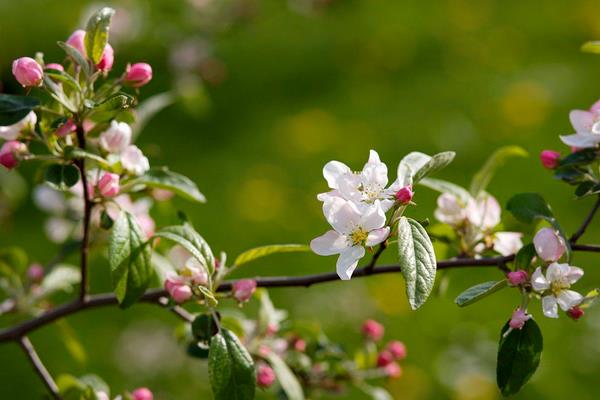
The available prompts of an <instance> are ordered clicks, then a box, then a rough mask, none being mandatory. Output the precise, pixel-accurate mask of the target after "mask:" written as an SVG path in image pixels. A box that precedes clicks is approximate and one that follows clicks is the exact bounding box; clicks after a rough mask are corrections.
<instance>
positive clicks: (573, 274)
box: [567, 266, 583, 284]
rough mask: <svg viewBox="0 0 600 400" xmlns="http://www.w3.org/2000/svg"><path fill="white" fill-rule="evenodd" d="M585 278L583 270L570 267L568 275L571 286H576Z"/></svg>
mask: <svg viewBox="0 0 600 400" xmlns="http://www.w3.org/2000/svg"><path fill="white" fill-rule="evenodd" d="M582 276H583V270H582V269H581V268H579V267H571V266H569V273H568V274H567V279H568V280H569V283H570V284H574V283H575V282H577V281H578V280H579V278H581V277H582Z"/></svg>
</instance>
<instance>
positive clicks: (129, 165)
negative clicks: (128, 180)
mask: <svg viewBox="0 0 600 400" xmlns="http://www.w3.org/2000/svg"><path fill="white" fill-rule="evenodd" d="M121 164H122V165H123V168H125V170H126V171H127V172H129V173H131V174H133V175H142V174H143V173H144V172H146V171H148V170H149V169H150V162H149V161H148V159H147V158H146V156H144V153H142V151H141V150H140V149H139V148H138V147H137V146H135V145H129V146H127V147H126V148H125V150H124V151H123V153H121Z"/></svg>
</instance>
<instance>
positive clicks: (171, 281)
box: [165, 273, 185, 293]
mask: <svg viewBox="0 0 600 400" xmlns="http://www.w3.org/2000/svg"><path fill="white" fill-rule="evenodd" d="M184 283H185V282H184V280H183V278H181V277H179V276H177V275H176V274H175V273H173V276H169V277H168V278H167V279H166V280H165V289H166V291H167V292H169V293H171V292H172V291H173V289H175V287H176V286H181V285H183V284H184Z"/></svg>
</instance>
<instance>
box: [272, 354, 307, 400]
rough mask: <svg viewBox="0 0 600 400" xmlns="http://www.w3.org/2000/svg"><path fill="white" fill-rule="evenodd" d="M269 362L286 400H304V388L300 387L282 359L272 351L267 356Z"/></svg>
mask: <svg viewBox="0 0 600 400" xmlns="http://www.w3.org/2000/svg"><path fill="white" fill-rule="evenodd" d="M267 360H268V361H269V364H271V367H272V368H273V372H275V376H276V377H277V382H279V385H280V386H281V389H283V391H284V393H285V395H286V398H287V399H288V400H304V392H303V391H302V386H300V383H299V382H298V379H297V378H296V375H294V373H293V372H292V370H291V369H290V367H288V366H287V364H286V363H285V362H284V361H283V360H282V359H281V357H279V356H278V355H277V354H276V353H275V352H273V351H271V352H269V354H268V355H267Z"/></svg>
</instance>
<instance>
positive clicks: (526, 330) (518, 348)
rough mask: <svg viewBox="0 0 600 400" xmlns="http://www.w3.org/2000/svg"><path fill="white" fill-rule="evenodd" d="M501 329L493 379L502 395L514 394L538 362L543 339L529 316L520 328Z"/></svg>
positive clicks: (505, 327) (507, 326)
mask: <svg viewBox="0 0 600 400" xmlns="http://www.w3.org/2000/svg"><path fill="white" fill-rule="evenodd" d="M509 329H510V328H509V325H508V322H507V323H506V324H505V325H504V327H503V328H502V332H501V334H500V345H499V347H498V363H497V366H496V381H497V383H498V387H499V388H500V391H501V392H502V394H503V395H504V396H510V395H513V394H515V393H517V392H518V391H519V390H521V388H522V387H523V385H525V383H527V381H528V380H529V378H531V376H532V375H533V374H534V372H535V370H536V369H537V367H538V365H539V364H540V358H541V356H542V349H543V347H544V341H543V338H542V332H541V331H540V328H539V327H538V325H537V323H536V322H535V321H534V320H533V319H530V320H529V321H527V322H525V325H524V326H523V329H510V331H509Z"/></svg>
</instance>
